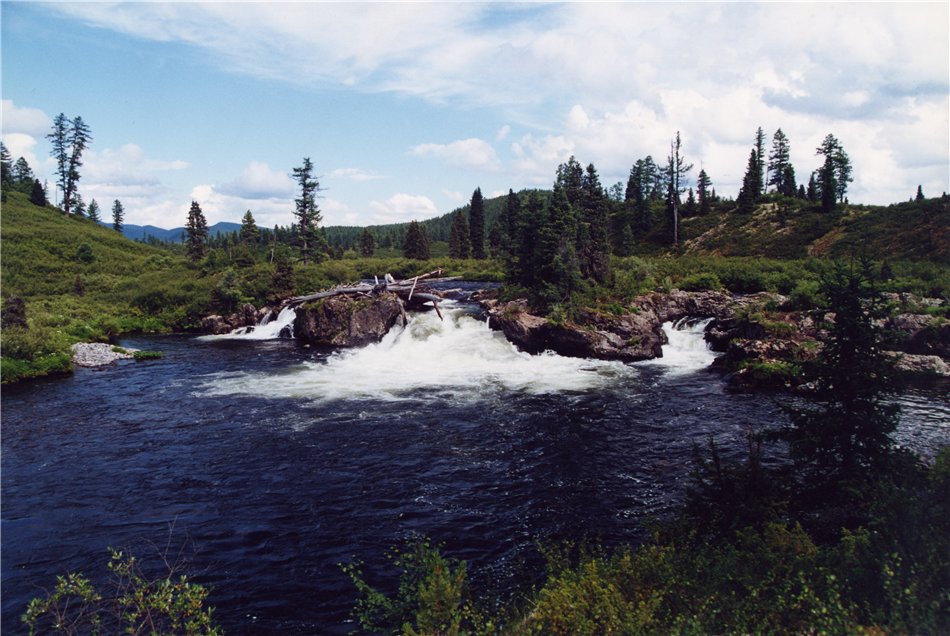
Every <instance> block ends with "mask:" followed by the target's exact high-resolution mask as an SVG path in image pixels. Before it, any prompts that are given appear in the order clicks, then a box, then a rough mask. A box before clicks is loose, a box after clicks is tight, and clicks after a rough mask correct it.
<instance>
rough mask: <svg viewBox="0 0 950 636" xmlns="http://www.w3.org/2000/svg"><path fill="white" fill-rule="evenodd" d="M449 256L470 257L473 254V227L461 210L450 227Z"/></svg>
mask: <svg viewBox="0 0 950 636" xmlns="http://www.w3.org/2000/svg"><path fill="white" fill-rule="evenodd" d="M449 256H450V257H451V258H470V257H471V256H472V243H471V229H470V228H469V225H468V219H466V218H465V213H464V212H462V211H461V210H459V211H458V212H456V213H455V216H454V217H453V218H452V227H451V228H450V229H449Z"/></svg>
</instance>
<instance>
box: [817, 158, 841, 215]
mask: <svg viewBox="0 0 950 636" xmlns="http://www.w3.org/2000/svg"><path fill="white" fill-rule="evenodd" d="M818 190H819V194H820V196H821V209H822V210H823V211H824V212H831V211H832V210H834V209H835V205H836V203H837V201H838V183H837V180H836V178H835V161H834V159H833V158H832V156H831V155H826V156H825V163H824V165H823V166H822V167H821V168H820V169H819V170H818Z"/></svg>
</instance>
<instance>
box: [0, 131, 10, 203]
mask: <svg viewBox="0 0 950 636" xmlns="http://www.w3.org/2000/svg"><path fill="white" fill-rule="evenodd" d="M12 174H13V157H11V156H10V151H9V150H7V146H6V144H4V143H3V142H0V188H2V189H3V191H4V193H6V190H7V189H8V188H10V187H11V186H12V185H13V181H12Z"/></svg>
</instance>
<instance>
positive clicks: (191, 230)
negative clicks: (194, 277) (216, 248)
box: [185, 201, 208, 262]
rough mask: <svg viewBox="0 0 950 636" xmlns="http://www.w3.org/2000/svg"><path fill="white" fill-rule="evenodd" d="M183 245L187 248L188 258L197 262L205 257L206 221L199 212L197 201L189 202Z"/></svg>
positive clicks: (206, 240)
mask: <svg viewBox="0 0 950 636" xmlns="http://www.w3.org/2000/svg"><path fill="white" fill-rule="evenodd" d="M185 243H186V244H187V246H188V257H189V258H190V259H191V260H192V261H193V262H198V261H200V260H201V259H202V258H204V256H205V248H206V247H207V243H208V221H207V220H205V215H204V213H203V212H202V211H201V206H200V205H198V202H197V201H192V202H191V208H190V209H189V210H188V222H187V223H186V224H185Z"/></svg>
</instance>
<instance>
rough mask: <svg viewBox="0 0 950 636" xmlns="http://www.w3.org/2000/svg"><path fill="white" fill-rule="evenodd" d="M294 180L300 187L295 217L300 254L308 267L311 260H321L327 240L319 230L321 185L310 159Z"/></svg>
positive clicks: (295, 171) (295, 201) (306, 160)
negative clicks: (318, 205)
mask: <svg viewBox="0 0 950 636" xmlns="http://www.w3.org/2000/svg"><path fill="white" fill-rule="evenodd" d="M293 178H294V180H295V181H296V182H297V185H298V186H299V187H300V196H299V198H296V199H294V204H295V205H296V208H295V210H294V216H295V217H296V219H297V223H296V228H297V238H298V239H299V240H300V254H301V256H302V258H303V262H304V265H306V264H307V263H308V262H310V260H311V259H313V260H319V259H320V255H322V254H323V252H324V250H325V248H326V239H325V237H324V236H323V234H322V232H320V231H319V230H318V226H319V224H320V221H321V215H320V208H318V207H317V193H318V192H319V191H320V183H319V181H317V179H316V177H315V176H314V175H313V163H312V162H311V161H310V157H304V158H303V164H301V165H300V166H298V167H296V168H294V171H293Z"/></svg>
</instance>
